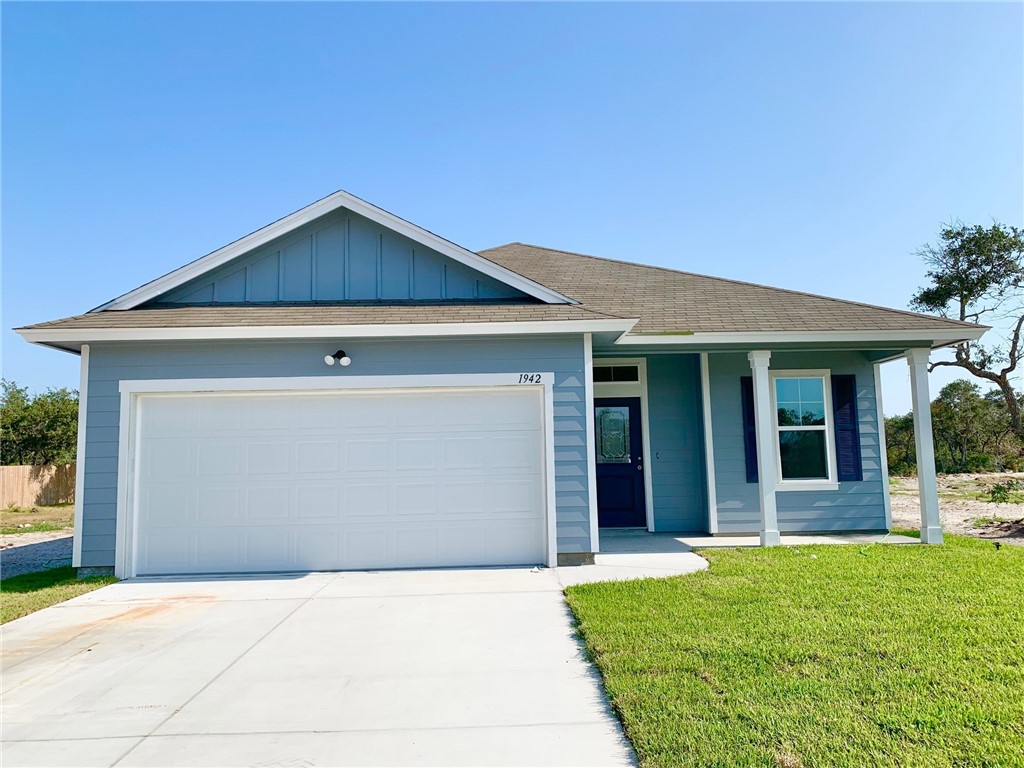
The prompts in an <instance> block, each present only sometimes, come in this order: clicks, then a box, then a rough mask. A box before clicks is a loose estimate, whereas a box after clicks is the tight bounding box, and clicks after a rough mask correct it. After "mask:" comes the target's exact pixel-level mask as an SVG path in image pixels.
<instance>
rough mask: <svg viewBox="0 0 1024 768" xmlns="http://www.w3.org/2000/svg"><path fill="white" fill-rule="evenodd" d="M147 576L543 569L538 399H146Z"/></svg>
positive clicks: (143, 537) (140, 500) (502, 392)
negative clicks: (484, 567) (507, 567)
mask: <svg viewBox="0 0 1024 768" xmlns="http://www.w3.org/2000/svg"><path fill="white" fill-rule="evenodd" d="M137 419H138V424H139V431H138V433H137V434H138V436H139V437H138V449H137V452H136V457H137V458H136V462H137V467H136V476H137V477H136V482H137V488H138V490H137V497H136V505H135V509H136V513H135V526H136V530H135V542H134V552H135V572H136V573H138V574H140V575H143V574H174V573H212V572H256V571H293V570H330V569H348V568H403V567H424V566H449V565H509V564H531V563H541V562H543V561H544V559H545V558H544V551H545V546H544V545H545V540H546V537H545V529H546V526H545V514H544V508H545V504H544V496H545V494H544V472H543V463H544V462H543V456H544V448H543V439H542V434H543V433H542V424H543V419H542V396H541V392H540V390H539V389H537V388H524V389H508V388H504V389H502V388H490V389H444V390H441V389H431V390H418V391H415V390H403V391H389V392H381V391H377V392H360V393H352V392H348V393H311V394H299V393H260V394H245V395H240V394H227V395H215V394H186V395H147V396H143V397H140V398H139V399H138V411H137Z"/></svg>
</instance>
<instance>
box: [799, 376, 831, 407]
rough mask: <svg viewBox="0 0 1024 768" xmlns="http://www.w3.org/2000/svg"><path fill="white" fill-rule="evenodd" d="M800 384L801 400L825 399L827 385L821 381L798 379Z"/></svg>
mask: <svg viewBox="0 0 1024 768" xmlns="http://www.w3.org/2000/svg"><path fill="white" fill-rule="evenodd" d="M798 381H799V383H800V399H801V400H815V401H818V400H821V401H824V399H825V385H824V382H823V381H822V380H821V379H818V378H814V379H798Z"/></svg>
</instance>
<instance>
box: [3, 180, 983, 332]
mask: <svg viewBox="0 0 1024 768" xmlns="http://www.w3.org/2000/svg"><path fill="white" fill-rule="evenodd" d="M326 201H331V202H329V203H326ZM353 201H355V202H353ZM320 202H321V203H325V205H326V206H327V207H331V206H333V207H346V208H350V209H351V208H352V207H354V206H355V205H356V204H359V205H361V206H364V207H361V208H360V209H359V210H358V211H357V212H359V213H362V212H363V211H364V210H366V208H372V209H373V210H374V211H376V212H377V213H378V215H381V216H387V217H391V214H386V212H383V211H381V210H380V209H378V208H374V207H373V206H369V204H366V203H363V202H362V201H359V200H358V198H353V197H352V196H351V195H348V194H347V193H344V192H338V193H335V194H334V195H332V196H331V197H329V198H324V200H323V201H320ZM318 205H320V204H319V203H314V205H313V206H308V207H307V208H304V209H303V210H302V211H299V212H298V213H297V214H292V216H290V217H286V218H285V219H282V220H281V221H280V222H277V223H276V224H272V225H270V227H266V228H264V230H260V231H259V232H257V233H253V235H249V236H248V237H247V238H243V239H242V240H239V241H237V243H235V244H232V246H227V248H235V249H236V251H237V253H236V254H235V255H239V254H240V253H243V252H247V251H248V250H251V249H252V248H253V247H257V246H255V245H254V244H253V241H252V240H251V238H254V237H255V236H256V235H260V237H261V238H265V239H267V240H269V239H271V238H273V237H277V236H280V234H281V233H282V232H283V231H289V229H288V228H289V227H290V228H294V227H295V226H299V225H301V223H304V222H305V219H303V220H302V221H301V222H300V221H298V220H296V219H295V218H294V217H296V216H298V215H299V214H302V215H303V216H304V217H308V218H309V220H312V219H313V218H316V217H318V216H322V215H324V213H325V210H324V209H320V208H317V207H316V206H318ZM332 210H333V208H332ZM390 220H393V221H398V222H402V220H401V219H397V217H391V219H390ZM282 222H290V224H288V225H287V226H285V225H282V224H281V223H282ZM403 224H404V225H405V226H407V227H410V228H412V227H413V225H411V224H408V223H407V222H404V223H403ZM278 225H281V226H280V227H278ZM414 229H416V230H417V231H418V232H419V233H420V235H421V236H423V237H428V236H429V238H433V239H432V240H431V241H430V242H429V243H427V245H428V246H429V247H431V248H434V249H435V250H440V248H439V247H438V245H437V243H439V242H440V243H447V241H445V240H442V239H441V238H438V237H437V236H436V235H432V234H430V233H426V232H425V230H419V228H414ZM267 230H271V231H267ZM261 233H262V234H261ZM403 233H404V232H403ZM446 247H447V249H448V251H447V253H451V252H452V249H457V250H458V251H459V252H460V253H464V254H468V255H469V256H471V257H472V261H473V264H472V268H473V269H477V270H478V271H480V272H482V273H485V274H486V273H490V274H501V275H503V276H505V277H506V278H508V276H510V275H512V276H515V277H516V279H517V280H518V281H519V282H518V285H517V286H516V287H519V286H530V287H531V292H530V295H531V296H536V295H537V294H543V295H545V296H547V297H558V299H559V300H558V301H557V302H556V301H550V302H549V303H544V301H537V300H536V299H518V300H502V301H493V302H488V301H463V302H458V301H454V302H453V301H395V302H386V301H369V302H367V301H362V302H360V301H342V302H306V303H300V304H291V305H288V304H281V303H277V304H272V303H265V304H260V303H250V304H220V305H204V304H196V305H191V306H185V307H182V306H172V307H162V308H157V307H156V306H153V305H148V306H145V307H140V306H139V305H140V304H141V303H143V302H145V301H148V300H149V299H150V298H152V297H153V296H155V295H159V294H160V293H161V292H163V291H166V290H169V288H170V287H171V284H172V283H174V284H181V283H183V282H185V281H186V280H188V279H192V278H193V277H194V276H195V275H194V274H193V273H192V272H195V271H200V272H201V271H208V270H209V269H212V268H214V267H215V266H218V265H219V264H220V263H223V262H224V261H226V260H227V259H229V258H234V256H230V255H225V251H226V249H221V250H220V251H215V252H214V253H213V254H210V256H207V257H204V258H203V259H200V260H198V261H197V262H193V264H192V265H188V266H187V267H184V268H182V269H183V270H190V269H191V270H192V272H190V273H189V274H182V270H177V271H176V272H172V273H171V274H170V275H167V276H165V277H164V278H160V280H157V281H154V282H153V283H149V284H147V285H146V286H143V287H142V288H139V289H136V291H133V292H131V293H129V294H125V296H124V297H121V298H120V299H117V300H115V301H114V302H111V303H110V304H108V305H104V307H106V309H104V308H103V307H101V308H98V309H96V310H92V311H91V312H89V313H87V314H85V315H79V316H76V317H70V318H66V319H63V320H55V321H51V322H48V323H40V324H37V325H32V326H27V327H24V328H19V329H17V330H18V332H19V333H20V334H21V335H22V336H23V337H24V338H26V339H27V340H28V341H32V342H35V343H40V344H48V345H52V346H56V347H60V348H71V349H74V348H76V347H77V345H79V344H81V343H87V342H90V341H116V340H131V339H143V338H153V339H156V338H161V339H174V338H177V339H212V338H220V339H230V338H250V339H253V338H284V337H304V338H315V337H330V336H339V335H342V336H345V335H347V336H402V335H445V336H447V335H470V334H477V333H482V334H492V335H494V334H505V333H548V332H550V333H569V332H572V333H581V332H594V333H611V334H614V336H613V337H611V338H613V339H615V340H616V343H617V344H625V345H630V344H643V345H657V344H672V345H680V346H699V345H704V346H703V348H704V349H707V348H709V346H708V345H724V346H723V348H725V347H727V346H729V345H732V346H733V347H735V346H737V345H743V344H747V345H749V344H751V343H769V344H770V343H778V344H782V343H803V342H813V343H819V342H828V343H832V342H843V343H847V342H849V343H875V342H882V343H888V344H889V345H890V346H892V347H893V348H896V347H897V346H898V345H900V344H903V343H908V342H919V343H927V344H929V345H931V346H944V345H947V344H952V343H956V342H959V341H965V340H969V339H977V338H979V337H980V336H981V335H982V334H983V333H984V332H985V331H986V330H987V327H986V326H982V325H976V324H974V323H965V322H961V321H957V320H948V319H945V318H941V317H935V316H932V315H924V314H919V313H916V312H908V311H904V310H899V309H889V308H886V307H878V306H873V305H870V304H863V303H859V302H854V301H845V300H842V299H833V298H829V297H826V296H818V295H814V294H810V293H803V292H800V291H791V290H786V289H781V288H771V287H768V286H764V285H755V284H753V283H747V282H742V281H738V280H729V279H725V278H718V277H709V276H707V275H698V274H693V273H689V272H680V271H677V270H672V269H667V268H665V267H655V266H647V265H644V264H635V263H632V262H626V261H616V260H612V259H604V258H599V257H596V256H587V255H584V254H579V253H572V252H569V251H562V250H557V249H554V248H542V247H540V246H535V245H528V244H525V243H510V244H508V245H503V246H500V247H497V248H491V249H488V250H485V251H481V252H480V253H479V254H473V253H470V252H469V251H464V249H460V248H459V247H458V246H455V245H452V244H450V243H447V246H446ZM218 254H219V256H218ZM215 256H216V257H217V258H218V259H219V261H218V260H214V259H213V257H215ZM453 258H454V257H453ZM214 261H216V263H214ZM460 261H461V259H460ZM463 263H465V262H463ZM508 284H510V285H511V284H512V281H511V279H510V278H509V279H508ZM533 286H536V287H537V288H536V289H533V288H532V287H533ZM521 290H523V291H524V293H525V292H527V291H526V288H525V287H524V288H521ZM115 309H116V310H117V311H114V310H115ZM882 345H883V346H884V344H882ZM712 348H713V347H712Z"/></svg>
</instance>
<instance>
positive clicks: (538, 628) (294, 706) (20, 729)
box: [2, 566, 634, 766]
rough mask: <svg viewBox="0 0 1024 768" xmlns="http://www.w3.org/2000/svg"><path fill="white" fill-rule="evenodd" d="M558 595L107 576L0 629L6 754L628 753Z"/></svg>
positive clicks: (460, 580) (477, 585) (255, 757)
mask: <svg viewBox="0 0 1024 768" xmlns="http://www.w3.org/2000/svg"><path fill="white" fill-rule="evenodd" d="M589 568H591V569H597V568H598V566H590V567H589ZM577 570H580V571H582V570H585V569H577ZM592 572H593V573H594V575H595V576H596V575H600V574H599V572H598V571H596V570H593V571H592ZM561 590H562V584H561V582H560V580H559V574H558V573H556V572H555V571H552V570H545V569H539V570H529V569H486V570H438V571H404V572H403V571H392V572H381V573H320V574H306V575H295V576H281V577H276V578H241V577H234V578H210V579H206V580H180V581H175V580H151V579H137V580H131V581H126V582H121V583H118V584H114V585H112V586H109V587H105V588H103V589H100V590H97V591H96V592H92V593H89V594H87V595H83V596H82V597H79V598H76V599H74V600H71V601H69V602H67V603H64V604H61V605H58V606H54V607H52V608H48V609H46V610H43V611H40V612H38V613H36V614H32V615H30V616H26V617H25V618H23V619H19V620H17V621H15V622H12V623H10V624H7V625H5V626H4V628H3V656H2V665H3V692H2V710H3V711H2V723H3V726H2V728H3V730H2V736H3V741H4V743H3V747H2V748H3V763H4V765H5V766H22V765H24V766H28V765H52V766H58V765H75V766H91V765H103V766H110V765H137V766H156V765H160V766H191V765H219V766H236V765H237V766H242V765H245V766H250V765H264V766H270V765H277V766H284V765H287V766H312V765H524V766H525V765H552V766H556V765H557V766H562V765H565V766H568V765H593V766H597V765H630V764H632V762H633V759H634V758H633V755H632V752H631V749H630V748H629V745H628V743H627V742H626V741H625V739H624V737H623V735H622V732H621V729H620V727H619V724H618V722H617V721H616V719H615V718H614V717H613V715H612V713H611V712H610V710H609V707H608V705H607V702H606V699H605V696H604V693H603V690H602V688H601V686H600V681H599V678H598V676H597V674H596V672H595V671H594V670H593V668H592V667H590V665H589V664H588V663H587V662H586V661H585V660H584V658H583V656H582V654H581V652H580V648H579V645H578V642H577V640H576V638H575V636H574V634H573V629H572V624H571V621H570V616H569V613H568V609H567V607H566V606H565V603H564V600H563V598H562V594H561Z"/></svg>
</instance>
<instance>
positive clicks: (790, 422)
mask: <svg viewBox="0 0 1024 768" xmlns="http://www.w3.org/2000/svg"><path fill="white" fill-rule="evenodd" d="M801 423H802V422H801V420H800V402H799V401H796V402H783V401H781V400H780V401H779V426H780V427H799V426H800V425H801Z"/></svg>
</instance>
